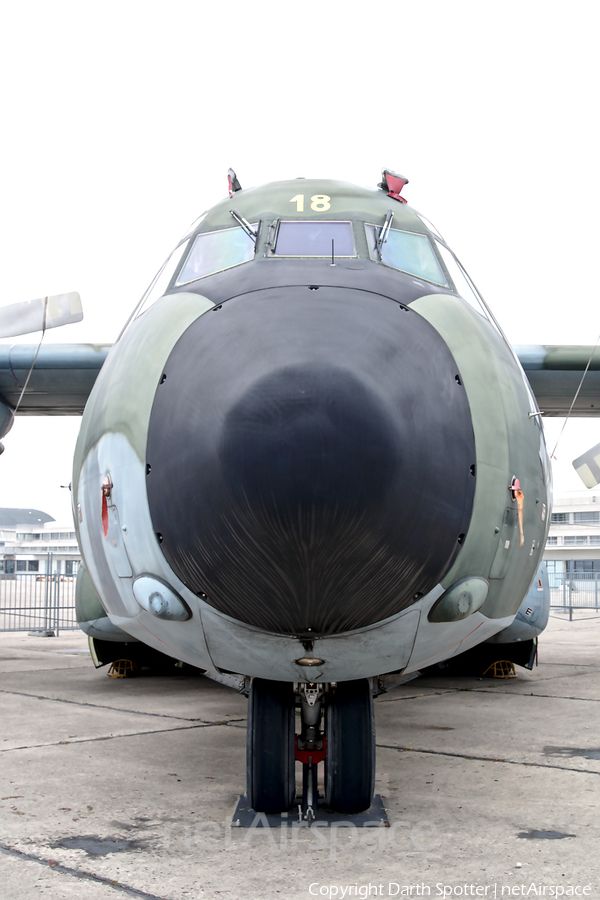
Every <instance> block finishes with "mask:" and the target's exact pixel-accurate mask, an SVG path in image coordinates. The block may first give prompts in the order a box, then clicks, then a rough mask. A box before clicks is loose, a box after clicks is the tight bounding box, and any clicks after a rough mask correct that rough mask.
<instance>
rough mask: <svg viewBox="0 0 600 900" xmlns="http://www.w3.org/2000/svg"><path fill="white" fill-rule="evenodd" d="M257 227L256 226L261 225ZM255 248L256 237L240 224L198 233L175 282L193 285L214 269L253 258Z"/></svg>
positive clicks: (229, 266)
mask: <svg viewBox="0 0 600 900" xmlns="http://www.w3.org/2000/svg"><path fill="white" fill-rule="evenodd" d="M253 227H254V228H255V229H256V227H257V226H256V225H254V226H253ZM254 249H255V244H254V240H253V239H252V238H251V237H250V236H249V235H248V234H247V233H246V232H245V231H244V230H243V229H242V228H239V227H238V228H223V229H221V230H220V231H208V232H205V233H204V234H198V235H196V238H195V240H194V243H193V244H192V249H191V250H190V253H189V256H188V258H187V259H186V261H185V263H184V264H183V266H182V268H181V271H180V273H179V275H178V276H177V281H176V282H175V284H176V285H177V286H179V285H181V284H189V282H190V281H196V280H197V279H198V278H204V277H205V276H206V275H212V274H213V273H214V272H221V271H222V270H223V269H231V268H232V267H233V266H239V265H240V263H244V262H248V260H250V259H253V257H254Z"/></svg>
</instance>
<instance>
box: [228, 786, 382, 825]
mask: <svg viewBox="0 0 600 900" xmlns="http://www.w3.org/2000/svg"><path fill="white" fill-rule="evenodd" d="M297 800H299V798H297ZM312 826H313V827H317V828H331V827H332V826H334V827H336V828H339V827H340V826H346V827H348V828H351V827H354V828H389V826H390V823H389V819H388V816H387V812H386V809H385V806H384V805H383V800H382V799H381V797H380V795H379V794H375V796H374V797H373V802H372V804H371V806H370V807H369V809H367V810H365V811H364V812H361V813H354V814H352V815H348V814H345V813H337V812H332V811H331V810H330V809H327V807H326V806H325V805H324V803H323V801H322V800H319V805H318V807H317V815H316V818H315V820H314V821H313V822H312ZM231 827H232V828H309V827H310V826H309V823H308V822H306V821H303V820H302V819H301V818H300V816H299V813H298V804H296V806H295V807H292V808H291V809H290V810H289V811H288V812H283V813H264V812H256V810H254V809H252V807H250V806H249V805H248V798H247V797H246V795H245V794H241V795H240V799H239V800H238V802H237V806H236V808H235V812H234V814H233V817H232V819H231Z"/></svg>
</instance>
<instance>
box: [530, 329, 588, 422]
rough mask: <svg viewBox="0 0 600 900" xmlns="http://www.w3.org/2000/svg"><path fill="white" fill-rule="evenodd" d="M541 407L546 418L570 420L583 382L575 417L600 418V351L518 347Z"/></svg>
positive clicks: (557, 347) (531, 345)
mask: <svg viewBox="0 0 600 900" xmlns="http://www.w3.org/2000/svg"><path fill="white" fill-rule="evenodd" d="M514 349H515V352H516V354H517V356H518V357H519V361H520V363H521V365H522V366H523V368H524V369H525V373H526V375H527V378H528V379H529V383H530V385H531V389H532V390H533V393H534V394H535V398H536V400H537V402H538V406H539V408H540V409H541V411H542V413H543V414H544V415H545V416H566V415H567V414H568V412H569V409H570V407H571V403H573V398H574V396H575V394H576V393H577V388H578V387H579V383H580V381H581V378H582V376H583V374H584V372H585V369H586V366H587V365H588V362H589V361H590V359H591V363H590V366H589V369H588V371H587V372H586V374H585V378H584V379H583V384H582V385H581V390H580V392H579V395H578V397H577V400H576V402H575V404H574V406H573V410H572V412H571V415H572V416H600V349H596V352H594V350H595V348H594V347H592V346H589V347H588V346H567V345H564V346H562V345H555V346H548V345H546V346H544V345H541V344H526V345H520V346H515V348H514Z"/></svg>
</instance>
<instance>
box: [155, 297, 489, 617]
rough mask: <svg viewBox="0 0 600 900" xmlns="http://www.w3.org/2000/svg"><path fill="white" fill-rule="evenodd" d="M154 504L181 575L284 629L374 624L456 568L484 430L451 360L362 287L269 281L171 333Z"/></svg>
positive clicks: (215, 600) (224, 606)
mask: <svg viewBox="0 0 600 900" xmlns="http://www.w3.org/2000/svg"><path fill="white" fill-rule="evenodd" d="M164 374H165V375H166V378H163V380H162V383H161V384H160V385H159V387H158V389H157V393H156V397H155V401H154V406H153V410H152V415H151V420H150V427H149V433H148V446H147V463H148V464H149V465H148V468H149V474H148V479H147V484H148V499H149V504H150V512H151V516H152V522H153V525H154V529H155V531H156V532H157V533H158V534H160V536H161V538H160V539H161V548H162V551H163V553H164V555H165V557H166V559H167V561H168V562H169V564H170V565H171V567H172V568H173V570H174V571H175V573H176V574H177V575H178V577H179V578H180V579H181V580H182V581H183V582H184V583H185V584H186V585H187V586H188V587H189V588H190V589H191V590H193V591H195V592H196V593H198V594H202V595H204V594H205V595H206V600H207V602H208V603H210V604H211V605H212V606H214V607H215V608H217V609H218V610H220V611H221V612H223V613H226V614H227V615H230V616H232V617H233V618H235V619H239V620H241V621H244V622H247V623H248V624H251V625H255V626H257V627H260V628H264V629H266V630H269V631H274V632H280V633H293V634H298V633H305V632H307V631H309V630H310V631H312V632H313V633H320V634H335V633H340V632H343V631H348V630H352V629H355V628H360V627H363V626H365V625H369V624H373V623H375V622H379V621H381V620H382V619H385V618H387V617H388V616H391V615H393V614H395V613H397V612H399V611H400V610H402V609H404V608H405V607H406V606H408V605H410V603H412V602H413V600H414V598H415V595H419V596H420V595H422V594H424V593H426V592H427V591H428V590H430V589H431V588H432V587H433V586H434V585H435V584H436V583H437V582H438V581H439V580H440V578H442V577H443V575H444V573H445V572H446V571H447V570H448V568H449V566H450V565H451V563H452V561H453V559H454V557H455V556H456V553H457V552H458V550H459V546H460V545H459V536H460V535H461V534H464V533H465V532H466V531H467V528H468V524H469V519H470V516H471V508H472V502H473V493H474V487H475V479H474V478H473V476H472V475H471V473H470V466H471V465H472V464H473V463H474V462H475V449H474V438H473V431H472V427H471V420H470V414H469V407H468V403H467V399H466V396H465V392H464V389H463V387H462V386H461V384H460V383H459V381H457V379H456V376H457V374H458V370H457V368H456V364H455V362H454V360H453V358H452V356H451V354H450V352H449V350H448V348H447V347H446V345H445V343H444V342H443V340H442V338H441V337H440V335H439V334H438V333H437V332H436V331H435V330H434V329H433V328H432V327H431V326H430V325H429V324H428V323H427V322H426V321H425V320H424V319H422V318H421V317H420V316H418V315H417V314H416V313H415V312H412V311H404V310H403V309H402V308H401V307H400V306H399V305H398V304H397V303H395V302H393V301H391V300H388V299H386V298H383V297H381V296H379V295H371V294H368V293H366V292H364V291H354V290H344V289H337V288H320V289H319V290H318V291H309V290H308V289H307V288H284V289H281V288H279V289H271V290H265V291H258V292H255V293H253V294H249V295H246V296H241V297H238V298H235V299H233V300H230V301H228V302H227V303H225V304H223V306H222V308H220V309H217V310H212V311H211V312H209V313H206V314H205V315H203V316H201V317H200V318H199V319H197V320H196V322H194V323H193V324H192V325H191V326H190V327H189V328H188V329H187V331H186V332H185V333H184V334H183V336H182V337H181V338H180V340H179V341H178V342H177V344H176V345H175V347H174V349H173V351H172V353H171V356H170V357H169V360H168V362H167V365H166V367H165V372H164Z"/></svg>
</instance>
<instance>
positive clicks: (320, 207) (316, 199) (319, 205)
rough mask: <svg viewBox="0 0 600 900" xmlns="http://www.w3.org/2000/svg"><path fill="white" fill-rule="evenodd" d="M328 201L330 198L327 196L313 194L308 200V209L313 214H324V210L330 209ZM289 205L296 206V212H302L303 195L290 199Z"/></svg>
mask: <svg viewBox="0 0 600 900" xmlns="http://www.w3.org/2000/svg"><path fill="white" fill-rule="evenodd" d="M330 200H331V197H328V196H327V194H313V196H312V197H311V198H310V208H311V209H312V210H314V212H326V210H328V209H330V208H331V203H330V202H329V201H330ZM290 203H295V204H296V212H299V213H301V212H304V194H296V196H295V197H292V199H291V200H290Z"/></svg>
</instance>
